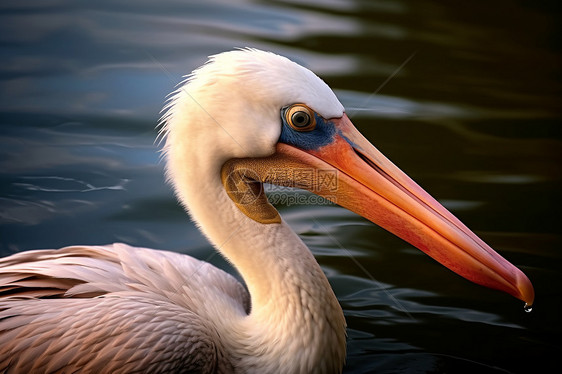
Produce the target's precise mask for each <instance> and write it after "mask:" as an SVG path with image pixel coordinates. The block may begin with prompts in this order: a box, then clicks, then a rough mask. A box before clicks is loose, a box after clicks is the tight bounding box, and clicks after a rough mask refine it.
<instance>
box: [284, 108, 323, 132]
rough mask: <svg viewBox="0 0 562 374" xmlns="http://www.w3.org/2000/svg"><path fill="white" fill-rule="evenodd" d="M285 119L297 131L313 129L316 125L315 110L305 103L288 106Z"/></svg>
mask: <svg viewBox="0 0 562 374" xmlns="http://www.w3.org/2000/svg"><path fill="white" fill-rule="evenodd" d="M285 120H286V121H287V123H288V124H289V125H290V126H291V127H292V128H293V129H294V130H296V131H311V130H314V128H315V127H316V119H315V118H314V111H313V110H312V109H310V108H309V107H307V106H306V105H304V104H295V105H291V106H290V107H288V108H287V110H286V111H285Z"/></svg>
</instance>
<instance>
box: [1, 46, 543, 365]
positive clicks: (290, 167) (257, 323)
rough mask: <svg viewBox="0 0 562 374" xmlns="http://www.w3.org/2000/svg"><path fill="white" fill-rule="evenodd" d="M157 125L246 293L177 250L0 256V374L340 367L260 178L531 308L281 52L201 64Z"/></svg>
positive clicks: (526, 295)
mask: <svg viewBox="0 0 562 374" xmlns="http://www.w3.org/2000/svg"><path fill="white" fill-rule="evenodd" d="M162 123H163V126H162V136H163V138H164V139H165V144H164V147H163V157H164V159H165V161H166V174H167V177H168V180H169V181H170V182H171V184H172V186H173V189H174V191H175V193H176V195H177V197H178V199H179V201H180V202H181V204H182V205H183V206H184V207H185V209H186V211H187V212H188V213H189V215H190V216H191V219H192V220H193V221H194V222H195V223H196V225H197V226H198V227H199V228H200V229H201V231H202V232H203V233H204V234H205V236H206V237H207V238H208V240H209V241H210V242H211V243H212V244H213V245H214V247H215V248H216V250H218V251H219V252H220V253H221V254H222V255H223V256H224V257H225V258H226V259H227V260H228V261H229V262H230V263H231V264H233V265H234V267H235V268H236V269H237V271H238V272H239V274H240V276H241V277H242V278H243V280H244V282H245V285H246V286H245V287H244V286H243V285H242V284H241V283H239V282H238V281H237V280H236V279H235V278H234V277H233V276H231V275H229V274H227V273H226V272H224V271H222V270H219V269H217V268H215V267H213V266H212V265H210V264H208V263H205V262H202V261H199V260H197V259H194V258H192V257H189V256H186V255H182V254H178V253H172V252H166V251H159V250H153V249H147V248H133V247H130V246H128V245H125V244H113V245H107V246H73V247H66V248H62V249H58V250H35V251H28V252H22V253H18V254H14V255H12V256H9V257H6V258H4V259H2V260H1V268H0V297H1V299H0V343H1V345H0V371H1V372H6V373H24V372H25V373H39V372H41V373H58V372H64V373H71V372H86V373H102V372H103V373H130V372H147V373H160V372H178V373H180V372H181V373H187V372H189V373H340V372H341V371H342V367H343V365H344V361H345V354H346V323H345V319H344V315H343V312H342V309H341V307H340V305H339V303H338V300H337V298H336V296H335V295H334V292H333V291H332V289H331V287H330V285H329V283H328V280H327V278H326V276H325V275H324V273H323V272H322V270H321V268H320V266H319V265H318V263H317V262H316V260H315V258H314V256H313V255H312V253H311V252H310V250H309V249H308V248H307V247H306V246H305V244H304V243H303V242H302V240H301V239H300V238H299V237H298V236H297V235H296V234H295V232H294V231H293V230H292V229H291V228H290V227H289V225H288V224H287V223H286V222H285V220H284V219H283V218H282V217H281V216H280V215H279V213H278V212H277V210H276V209H275V208H274V207H273V206H272V205H271V204H270V203H269V201H268V199H267V196H265V194H264V187H263V185H264V183H269V184H276V185H281V186H291V187H297V188H301V189H305V190H309V191H311V192H313V193H315V194H317V195H320V196H324V197H326V198H328V199H330V200H331V201H333V202H335V203H337V204H339V205H341V206H343V207H346V208H347V209H349V210H351V211H353V212H355V213H357V214H359V215H362V216H363V217H365V218H367V219H368V220H370V221H372V222H373V223H375V224H377V225H379V226H382V227H383V228H385V229H387V230H389V231H390V232H392V233H394V234H395V235H397V236H398V237H400V238H402V239H404V240H405V241H407V242H409V243H411V244H412V245H413V246H415V247H417V248H419V249H420V250H422V251H423V252H425V253H427V254H428V255H429V256H431V257H433V258H434V259H435V260H437V261H439V262H440V263H441V264H443V265H444V266H446V267H448V268H449V269H451V270H452V271H454V272H456V273H458V274H459V275H461V276H463V277H465V278H467V279H469V280H471V281H473V282H475V283H478V284H480V285H484V286H487V287H491V288H495V289H498V290H501V291H504V292H507V293H509V294H511V295H513V296H514V297H516V298H519V299H520V300H522V301H524V302H525V303H527V304H528V305H531V304H532V303H533V299H534V291H533V287H532V285H531V283H530V281H529V279H528V278H527V277H526V276H525V275H524V274H523V272H521V271H520V270H519V269H518V268H516V267H515V266H513V265H512V264H511V263H509V262H508V261H507V260H505V259H504V258H503V257H501V256H500V255H499V254H498V253H496V252H495V251H494V250H492V249H491V248H490V247H489V246H488V245H487V244H485V243H484V242H483V241H482V240H480V239H479V238H478V237H477V236H476V235H475V234H474V233H473V232H472V231H470V230H469V229H468V228H467V227H466V226H464V225H463V224H462V223H461V222H460V221H459V220H458V219H457V218H455V217H454V216H453V215H452V214H451V213H449V212H448V211H447V210H446V209H445V208H444V207H443V206H441V205H440V204H439V203H438V202H437V201H436V200H435V199H433V198H432V197H431V196H430V195H429V194H428V193H426V192H425V191H424V190H423V189H422V188H421V187H419V186H418V185H417V184H416V183H415V182H413V181H412V180H411V179H410V178H409V177H408V176H407V175H406V174H405V173H403V172H402V171H400V170H399V169H398V168H397V167H396V166H395V165H393V164H392V163H391V162H390V161H389V160H388V159H387V158H386V157H385V156H383V155H382V154H381V153H380V152H379V151H378V150H377V149H376V148H375V147H374V146H373V145H371V144H370V143H369V141H368V140H367V139H366V138H364V137H363V136H362V135H361V134H360V133H359V131H358V130H357V129H356V128H355V127H354V126H353V124H352V122H351V121H350V119H349V118H348V116H347V115H346V113H345V111H344V107H343V106H342V104H341V103H340V102H339V101H338V99H337V98H336V95H335V94H334V93H333V92H332V90H331V89H330V88H329V87H328V85H327V84H326V83H324V81H322V80H321V79H320V78H319V77H317V76H316V75H315V74H314V73H312V72H311V71H310V70H308V69H306V68H304V67H302V66H300V65H298V64H296V63H294V62H292V61H291V60H289V59H287V58H285V57H281V56H279V55H276V54H273V53H270V52H264V51H260V50H256V49H242V50H234V51H229V52H224V53H221V54H217V55H214V56H211V57H210V59H209V61H208V62H207V63H206V64H204V65H203V66H202V67H200V68H198V69H196V70H194V71H193V72H192V73H191V74H190V75H189V76H188V77H187V79H186V81H185V82H183V83H182V85H180V87H179V89H177V90H176V91H175V92H174V93H173V94H172V95H171V96H170V100H169V103H168V104H167V106H166V107H165V112H164V115H163V117H162ZM328 177H334V179H331V182H329V183H328V182H327V178H328Z"/></svg>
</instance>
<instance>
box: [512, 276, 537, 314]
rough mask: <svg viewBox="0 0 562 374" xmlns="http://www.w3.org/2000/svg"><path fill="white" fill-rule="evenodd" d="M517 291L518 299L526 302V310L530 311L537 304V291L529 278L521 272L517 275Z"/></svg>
mask: <svg viewBox="0 0 562 374" xmlns="http://www.w3.org/2000/svg"><path fill="white" fill-rule="evenodd" d="M517 291H518V295H516V297H517V298H518V299H520V300H522V301H524V302H525V310H528V309H529V310H530V308H531V307H532V306H533V303H534V302H535V289H534V288H533V285H532V284H531V281H530V280H529V278H527V276H526V275H525V274H524V273H523V272H522V271H519V274H517Z"/></svg>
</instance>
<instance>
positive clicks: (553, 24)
mask: <svg viewBox="0 0 562 374" xmlns="http://www.w3.org/2000/svg"><path fill="white" fill-rule="evenodd" d="M556 5H557V3H556V2H555V1H539V2H526V1H516V0H498V1H493V2H491V1H481V0H476V1H471V2H466V3H463V2H448V1H437V0H433V1H432V0H421V1H407V0H392V1H391V0H382V1H381V0H376V1H375V0H372V1H367V0H365V1H360V0H353V1H344V0H331V1H319V0H317V1H315V0H309V1H296V0H295V1H267V2H266V1H227V0H222V1H218V0H213V1H206V2H204V3H203V2H199V1H180V0H164V1H159V2H154V1H148V0H137V1H134V2H131V1H120V0H111V1H109V0H107V1H100V0H98V1H95V2H94V1H70V0H67V1H63V0H40V1H39V0H27V1H25V2H22V1H13V0H4V1H2V3H0V59H1V61H2V63H1V64H0V255H2V256H6V255H9V254H11V253H15V252H19V251H23V250H27V249H35V248H58V247H61V246H66V245H71V244H107V243H112V242H116V241H123V242H126V243H129V244H132V245H137V246H146V247H151V248H160V249H169V250H174V251H178V252H182V253H188V254H190V255H192V256H195V257H197V258H200V259H204V260H210V262H212V263H214V264H216V265H217V266H220V267H222V268H224V269H227V270H228V271H231V272H234V270H233V269H231V268H229V267H228V265H227V264H226V263H224V261H222V260H221V258H220V256H218V255H215V252H214V250H213V249H212V248H211V247H210V246H209V244H208V243H207V242H206V241H205V239H204V238H203V237H202V236H201V234H199V232H198V231H197V229H196V228H195V227H194V225H193V224H192V223H191V222H190V220H189V218H188V217H187V216H186V215H185V213H184V212H183V211H182V209H181V208H180V207H179V206H178V204H177V203H176V200H175V198H174V196H173V194H172V192H171V190H170V188H169V186H167V185H166V184H165V183H164V180H163V165H162V162H161V161H160V159H159V154H158V146H157V144H155V142H154V139H155V137H156V134H157V131H156V130H155V125H156V123H157V121H158V118H159V111H160V109H161V108H162V106H163V103H164V101H165V97H166V95H167V94H168V93H169V92H171V91H172V90H173V89H174V86H175V85H176V84H177V83H179V82H180V81H181V80H182V76H183V75H185V74H188V73H189V72H190V71H191V70H193V69H194V68H196V67H197V66H199V65H201V64H202V63H204V62H205V61H206V59H207V56H209V55H211V54H215V53H219V52H222V51H225V50H231V49H233V48H237V47H256V48H260V49H265V50H270V51H273V52H276V53H278V54H282V55H285V56H287V57H289V58H291V59H293V60H295V61H296V62H298V63H300V64H302V65H304V66H306V67H308V68H309V69H311V70H312V71H314V72H316V73H317V74H318V75H319V76H321V77H322V78H323V79H324V80H325V81H326V82H327V83H328V84H329V85H330V86H331V87H332V88H333V89H334V90H335V92H336V94H337V95H338V97H339V98H340V100H341V101H342V103H343V104H344V106H345V107H346V111H347V113H348V115H349V116H350V117H351V119H352V120H353V122H354V123H355V125H356V126H357V127H358V128H359V129H360V130H361V131H362V132H363V133H364V134H365V135H366V136H367V137H368V138H369V140H370V141H371V142H372V143H373V144H374V145H375V146H377V147H378V148H379V149H380V150H381V151H382V152H383V153H385V154H386V155H387V156H388V157H389V158H390V159H391V160H393V161H394V162H395V163H396V164H397V165H398V166H399V167H400V168H401V169H402V170H404V171H405V172H406V173H408V174H409V175H410V176H411V177H412V178H413V179H414V180H416V181H417V182H418V183H420V184H421V185H422V186H423V187H424V188H425V189H426V190H427V191H428V192H430V193H431V194H432V195H433V196H434V197H436V198H437V199H438V200H439V201H441V202H442V203H443V204H444V205H445V206H446V207H447V208H448V209H449V210H451V211H452V212H453V213H454V214H455V215H457V216H458V217H459V218H460V219H461V220H462V221H463V222H465V223H466V224H467V226H469V227H470V228H471V229H473V230H474V231H475V232H476V233H477V234H478V235H479V236H481V237H482V238H483V239H484V240H485V241H486V242H488V243H489V244H490V245H491V246H492V247H493V248H495V249H496V250H497V251H498V252H500V253H501V254H502V255H503V256H504V257H506V258H507V259H508V260H510V261H511V262H512V263H514V264H516V265H517V266H518V267H520V268H521V269H523V270H524V271H525V273H526V274H527V275H528V276H529V278H530V279H531V280H532V282H533V284H534V286H535V289H536V294H537V297H536V304H535V307H534V309H533V311H532V312H531V313H525V312H524V311H523V305H522V303H521V302H519V301H518V300H515V299H513V298H512V297H510V296H508V295H504V294H501V293H499V292H496V291H492V290H488V289H484V288H482V287H479V286H476V285H474V284H471V283H469V282H468V281H465V280H464V279H461V278H460V277H458V276H457V275H455V274H453V273H451V272H450V271H448V270H447V269H445V268H442V267H441V266H440V265H439V264H437V263H435V262H434V261H433V260H431V259H430V258H428V257H427V256H425V255H424V254H423V253H421V252H419V251H417V250H416V249H414V248H412V247H411V246H409V245H408V244H406V243H404V242H402V241H401V240H400V239H397V238H395V237H393V236H392V235H391V234H388V233H387V232H385V231H383V230H382V229H380V228H378V227H376V226H374V225H372V224H371V223H369V222H367V221H365V220H364V219H362V218H360V217H358V216H356V215H354V214H353V213H350V212H348V211H346V210H344V209H342V208H339V207H337V206H329V205H328V206H308V205H293V206H282V205H281V206H278V208H279V209H280V211H281V213H282V215H283V217H284V218H285V219H286V220H287V221H288V223H289V224H290V225H291V226H292V227H293V228H294V229H295V230H296V231H297V232H298V233H299V234H300V235H301V237H302V238H303V239H304V240H305V242H306V243H307V245H308V246H309V247H310V248H311V250H312V251H313V252H314V254H315V255H316V257H317V259H318V261H319V262H320V264H321V265H322V267H323V269H324V271H325V272H326V274H327V275H328V277H329V279H330V282H331V284H332V286H333V288H334V290H335V292H336V295H337V296H338V299H339V300H340V303H341V304H342V307H343V308H344V312H345V315H346V318H347V322H348V358H347V365H346V367H345V370H344V372H346V373H371V372H378V373H397V372H400V373H445V372H451V373H464V372H474V371H477V372H479V373H506V372H510V373H528V372H529V371H532V372H536V370H537V368H541V367H545V368H547V369H548V368H554V367H555V366H554V365H555V363H557V359H558V358H559V356H560V354H562V343H561V341H560V339H561V337H562V335H561V332H562V323H560V321H559V316H560V315H561V309H560V308H561V304H562V303H561V300H562V299H561V296H562V293H561V291H560V287H561V286H562V279H561V270H562V253H561V244H562V236H561V230H560V227H561V218H560V216H561V214H560V206H561V205H560V200H561V199H560V191H561V187H562V183H561V169H560V161H561V160H562V147H561V141H562V130H561V125H562V123H561V122H560V119H561V105H560V103H561V100H560V99H561V96H562V95H561V75H560V72H561V70H560V62H561V53H560V52H561V50H560V49H561V48H560V47H561V43H560V41H561V40H560V36H561V33H560V17H559V16H560V13H559V11H558V7H556ZM340 245H342V246H343V247H345V249H346V251H342V250H341V248H340ZM358 263H359V265H358ZM539 370H540V369H539ZM544 370H546V369H544ZM545 372H546V371H545Z"/></svg>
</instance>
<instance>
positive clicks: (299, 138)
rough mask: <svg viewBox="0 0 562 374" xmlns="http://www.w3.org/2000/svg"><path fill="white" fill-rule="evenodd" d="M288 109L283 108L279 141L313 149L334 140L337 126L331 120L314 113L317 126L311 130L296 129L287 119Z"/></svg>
mask: <svg viewBox="0 0 562 374" xmlns="http://www.w3.org/2000/svg"><path fill="white" fill-rule="evenodd" d="M286 110H287V108H283V109H281V121H282V122H283V125H282V128H281V136H280V137H279V143H285V144H289V145H292V146H294V147H297V148H300V149H302V150H305V151H311V150H317V149H319V148H321V147H323V146H325V145H328V144H330V143H331V142H332V141H333V140H334V136H335V134H336V128H335V126H334V124H333V123H331V122H330V121H326V120H325V119H324V118H322V117H320V116H319V115H318V114H316V113H314V118H316V127H315V128H314V129H313V130H310V131H296V130H293V128H292V127H291V125H289V124H288V123H287V121H286V119H285V111H286Z"/></svg>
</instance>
